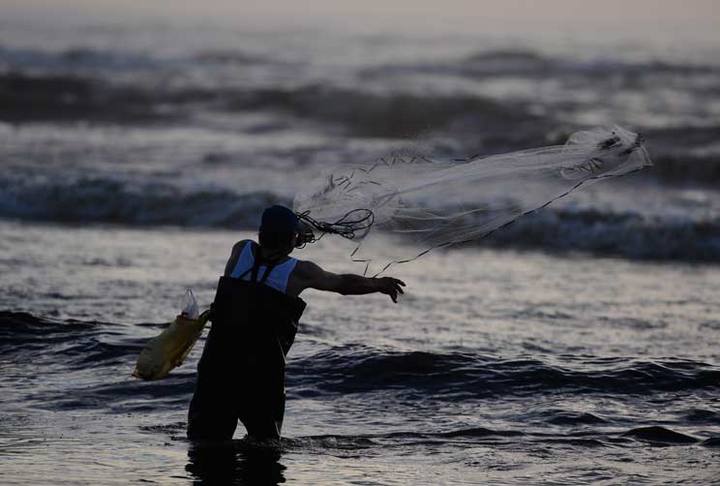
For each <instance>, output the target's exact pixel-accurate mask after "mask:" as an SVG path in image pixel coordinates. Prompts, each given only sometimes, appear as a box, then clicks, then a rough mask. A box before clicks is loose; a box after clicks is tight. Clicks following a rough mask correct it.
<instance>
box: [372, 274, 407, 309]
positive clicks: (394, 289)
mask: <svg viewBox="0 0 720 486" xmlns="http://www.w3.org/2000/svg"><path fill="white" fill-rule="evenodd" d="M373 280H375V282H376V285H377V291H378V292H381V293H383V294H386V295H389V296H390V298H391V299H392V301H393V302H395V303H396V304H397V298H398V294H404V293H405V292H404V291H403V289H402V288H403V287H405V282H403V281H402V280H398V279H396V278H392V277H382V278H376V279H373Z"/></svg>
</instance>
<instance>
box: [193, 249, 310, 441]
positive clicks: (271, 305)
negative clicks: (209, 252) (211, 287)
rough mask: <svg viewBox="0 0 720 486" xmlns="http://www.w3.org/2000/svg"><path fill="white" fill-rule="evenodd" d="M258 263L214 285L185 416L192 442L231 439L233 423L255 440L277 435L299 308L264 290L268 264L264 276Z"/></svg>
mask: <svg viewBox="0 0 720 486" xmlns="http://www.w3.org/2000/svg"><path fill="white" fill-rule="evenodd" d="M250 245H254V246H253V248H252V249H257V245H256V244H255V243H254V242H249V243H247V244H246V247H249V246H250ZM246 249H247V248H246ZM255 253H256V254H259V252H255ZM259 260H260V259H259V258H257V259H255V261H254V263H253V265H252V268H251V269H250V270H249V271H248V272H244V273H243V275H240V276H239V278H237V277H232V276H230V277H221V278H220V282H219V283H218V288H217V292H216V294H215V302H214V303H213V312H212V317H211V321H212V327H211V328H210V332H209V334H208V338H207V341H206V343H205V349H204V350H203V354H202V357H201V358H200V362H199V363H198V377H197V384H196V387H195V394H194V395H193V398H192V401H191V403H190V410H189V412H188V429H187V435H188V438H190V439H191V440H228V439H231V438H232V436H233V434H234V432H235V428H236V427H237V421H238V419H239V420H240V421H242V423H243V425H244V426H245V428H246V429H247V432H248V435H249V436H251V437H253V438H255V439H268V438H279V437H280V430H281V427H282V421H283V414H284V412H285V356H286V355H287V352H288V351H289V350H290V346H291V345H292V343H293V340H294V339H295V333H296V331H297V322H298V320H299V319H300V316H301V315H302V313H303V310H304V309H305V302H304V301H303V300H302V299H300V298H299V297H291V296H288V295H286V294H284V293H283V292H281V291H279V290H277V289H275V288H272V287H270V286H268V285H265V282H266V280H267V278H268V277H269V276H270V275H271V273H272V271H273V268H274V265H273V264H272V263H269V264H268V265H267V267H266V268H264V270H265V271H264V273H263V272H262V271H261V265H260V263H261V262H260V261H259ZM248 274H249V275H248ZM248 276H249V279H248V280H243V279H244V278H246V277H248Z"/></svg>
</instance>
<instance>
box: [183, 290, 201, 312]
mask: <svg viewBox="0 0 720 486" xmlns="http://www.w3.org/2000/svg"><path fill="white" fill-rule="evenodd" d="M181 306H182V310H181V311H180V315H181V316H183V317H185V318H187V319H197V318H198V317H199V316H200V309H199V308H198V304H197V300H195V294H193V291H192V289H187V290H186V291H185V295H183V298H182V305H181Z"/></svg>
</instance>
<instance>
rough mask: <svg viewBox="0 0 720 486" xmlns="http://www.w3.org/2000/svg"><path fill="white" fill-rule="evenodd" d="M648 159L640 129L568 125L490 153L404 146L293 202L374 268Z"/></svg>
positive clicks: (331, 173)
mask: <svg viewBox="0 0 720 486" xmlns="http://www.w3.org/2000/svg"><path fill="white" fill-rule="evenodd" d="M648 165H651V162H650V159H649V157H648V154H647V152H646V150H645V148H644V146H643V144H642V139H641V137H640V136H639V135H637V134H635V133H632V132H629V131H627V130H624V129H623V128H621V127H618V126H615V127H612V128H596V129H592V130H587V131H580V132H576V133H574V134H573V135H571V136H570V138H569V139H568V141H567V142H566V143H565V145H558V146H549V147H542V148H537V149H531V150H523V151H519V152H511V153H507V154H499V155H493V156H489V157H479V156H478V157H471V158H469V159H464V160H448V161H443V160H434V159H431V158H428V157H423V156H419V155H402V156H393V157H387V158H382V159H380V160H378V161H376V162H374V163H372V164H366V165H346V166H342V167H338V168H334V169H331V170H328V171H326V172H325V173H324V174H323V176H322V177H321V178H319V179H317V180H316V182H315V183H314V184H312V185H311V186H309V187H308V188H307V190H305V191H303V192H302V193H299V194H298V195H297V196H296V198H295V202H294V209H295V211H296V212H297V213H298V214H299V215H300V216H301V218H302V219H304V220H305V222H306V223H308V224H309V225H310V226H312V227H313V228H314V229H315V230H316V231H317V232H319V233H320V235H321V236H322V235H323V234H328V233H329V234H339V235H341V236H343V237H345V238H347V239H352V240H356V241H357V242H358V244H357V246H356V247H355V250H354V251H353V252H352V254H351V257H352V259H353V260H355V261H360V262H364V263H365V264H366V268H365V273H366V274H370V275H379V274H381V273H382V272H384V271H385V270H386V269H387V268H388V267H390V266H391V265H392V264H394V263H405V262H409V261H412V260H414V259H416V258H418V257H420V256H422V255H424V254H425V253H427V252H428V251H430V250H432V249H434V248H439V247H446V246H450V245H454V244H458V243H464V242H469V241H472V240H477V239H480V238H483V237H485V236H487V235H489V234H490V233H492V232H493V231H496V230H498V229H499V228H502V227H503V226H505V225H508V224H510V223H511V222H513V221H515V220H516V219H517V218H519V217H521V216H523V215H525V214H528V213H530V212H532V211H535V210H537V209H539V208H542V207H544V206H547V205H548V204H550V203H551V202H553V201H555V200H557V199H559V198H562V197H564V196H566V195H568V194H570V193H571V192H573V191H574V190H576V189H578V188H580V187H581V186H583V185H587V184H590V183H593V182H595V181H598V180H601V179H607V178H611V177H616V176H620V175H624V174H628V173H630V172H634V171H637V170H640V169H641V168H643V167H645V166H648ZM388 235H389V236H390V239H388ZM392 237H399V239H400V241H397V242H394V241H393V239H392ZM379 239H382V241H375V242H374V241H373V240H379ZM379 243H380V244H379Z"/></svg>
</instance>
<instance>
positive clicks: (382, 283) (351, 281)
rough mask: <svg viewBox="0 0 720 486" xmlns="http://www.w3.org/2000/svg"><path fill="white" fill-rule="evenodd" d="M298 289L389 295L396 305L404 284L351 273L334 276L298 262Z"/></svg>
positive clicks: (312, 265)
mask: <svg viewBox="0 0 720 486" xmlns="http://www.w3.org/2000/svg"><path fill="white" fill-rule="evenodd" d="M294 274H295V276H296V278H297V281H298V285H299V287H300V288H299V289H298V293H300V292H302V291H303V290H305V289H308V288H309V289H316V290H325V291H328V292H336V293H338V294H343V295H362V294H372V293H374V292H380V293H383V294H386V295H389V296H390V298H391V299H392V301H393V302H396V303H397V297H398V294H402V293H404V292H403V289H402V287H404V286H405V282H403V281H402V280H398V279H396V278H392V277H381V278H368V277H363V276H361V275H354V274H351V273H346V274H336V273H331V272H326V271H325V270H323V269H322V268H320V267H319V266H318V265H316V264H315V263H313V262H306V261H300V262H298V264H297V267H296V268H295V272H294Z"/></svg>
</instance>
